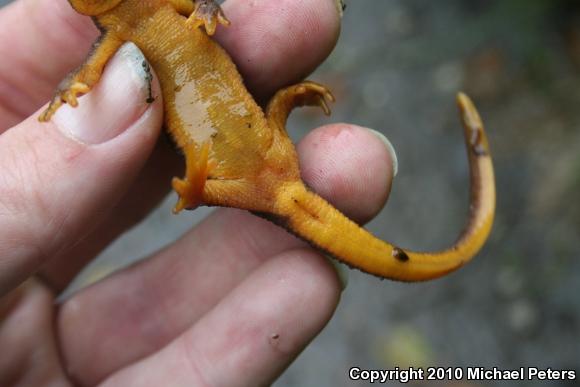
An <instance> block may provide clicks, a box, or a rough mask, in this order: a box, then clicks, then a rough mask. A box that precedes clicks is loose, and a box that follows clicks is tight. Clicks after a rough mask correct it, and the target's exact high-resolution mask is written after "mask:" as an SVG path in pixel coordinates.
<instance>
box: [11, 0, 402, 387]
mask: <svg viewBox="0 0 580 387" xmlns="http://www.w3.org/2000/svg"><path fill="white" fill-rule="evenodd" d="M243 2H244V0H237V1H234V0H230V1H227V2H226V3H225V4H224V10H225V12H226V13H227V15H228V18H229V19H230V20H231V21H232V27H231V28H229V29H220V31H219V33H218V34H217V39H218V40H219V41H220V42H221V43H222V44H223V45H224V46H225V47H226V49H227V50H228V52H230V54H231V55H232V57H233V58H234V60H235V61H236V63H238V65H239V67H240V71H241V72H242V74H243V76H244V78H245V80H246V82H247V84H248V86H249V88H250V90H251V91H252V92H253V94H254V95H255V96H256V98H257V99H258V100H260V101H264V100H267V99H268V97H269V96H271V95H272V94H273V93H274V92H275V91H276V90H278V89H279V88H280V87H281V86H283V85H284V84H288V83H292V82H296V81H298V80H299V79H300V78H301V77H303V76H304V74H308V73H309V72H310V71H312V70H313V69H314V68H315V67H316V66H317V65H318V64H319V63H320V62H321V61H322V60H324V58H325V57H326V56H327V55H328V54H329V52H330V51H331V50H332V48H333V46H334V43H335V42H336V39H337V37H338V32H339V24H340V19H339V16H338V13H337V11H336V8H335V2H334V1H333V0H327V1H320V0H304V1H299V2H296V1H295V0H284V1H282V0H268V1H266V0H262V1H257V2H254V7H253V8H252V12H251V14H249V13H246V12H245V11H244V10H247V7H240V6H239V4H240V3H243ZM280 10H282V11H280ZM250 18H251V22H249V20H250ZM297 20H299V21H300V27H301V28H300V33H296V29H295V28H293V26H294V24H295V23H296V21H297ZM0 26H2V27H1V29H0V57H2V58H3V60H2V61H0V171H2V172H0V296H2V298H1V299H0V348H2V349H3V352H4V350H5V349H6V348H9V351H7V353H9V354H10V355H9V356H1V357H0V385H2V386H4V385H8V386H9V385H12V384H15V385H22V386H28V385H30V386H68V385H71V383H72V382H71V381H74V382H75V383H78V384H80V385H95V384H99V383H102V384H103V385H111V386H113V385H119V386H125V385H132V386H139V385H211V386H222V385H223V386H256V385H265V384H268V383H270V382H271V381H273V380H274V379H276V378H277V377H278V376H279V375H280V373H281V372H282V371H283V370H284V369H285V368H286V367H287V366H288V365H289V364H290V363H291V362H292V360H293V359H294V358H295V357H296V356H297V355H298V354H299V353H300V351H301V350H302V349H303V348H304V347H305V346H306V345H307V344H308V343H309V342H310V341H311V340H312V339H313V338H314V337H315V336H316V334H317V333H318V332H319V331H320V330H321V329H322V328H323V327H324V325H325V324H326V323H327V321H328V320H329V319H330V317H331V316H332V313H333V311H334V309H335V307H336V304H337V302H338V300H339V297H340V291H341V284H340V282H339V280H338V278H337V275H336V273H335V271H334V270H333V268H332V266H331V265H329V263H328V262H327V261H326V259H325V258H324V257H322V256H321V255H320V254H319V253H317V252H315V251H314V250H312V249H310V248H308V247H306V246H305V245H304V244H303V243H302V242H300V241H298V240H296V239H295V238H293V237H291V236H289V235H288V234H287V233H285V232H284V231H283V230H281V229H279V228H277V227H275V226H273V225H271V224H269V223H267V222H266V221H264V220H262V219H258V218H256V217H254V216H252V215H250V214H248V213H246V212H242V211H238V210H227V209H220V210H218V211H215V212H214V213H213V214H212V215H211V216H210V217H209V218H207V219H206V220H205V221H204V222H203V223H202V224H200V225H199V226H198V227H196V228H195V229H192V230H191V231H190V232H188V233H187V234H186V235H184V236H183V237H182V238H180V239H179V240H178V241H176V242H175V243H174V244H172V245H170V246H167V247H166V248H165V249H163V250H162V251H160V252H157V253H155V254H153V255H152V256H151V257H149V259H148V260H146V261H144V262H142V263H139V264H137V265H134V266H132V267H130V268H129V269H126V270H123V271H121V272H119V273H117V274H115V275H113V276H111V277H109V278H107V279H105V280H104V281H102V282H100V283H98V284H96V285H94V286H92V287H89V288H87V289H85V290H83V291H81V292H79V293H77V294H76V295H74V296H73V297H71V298H70V299H68V300H67V301H65V302H63V303H61V304H58V305H55V304H54V298H55V296H56V295H57V294H58V293H59V292H60V291H61V290H62V289H63V288H64V287H66V285H67V284H68V283H69V282H70V280H71V279H72V278H73V277H74V276H75V275H76V274H77V273H78V271H79V270H80V269H81V268H82V267H83V266H85V265H86V263H87V262H89V261H90V260H91V259H93V258H94V257H95V256H96V255H97V254H98V253H99V252H100V251H101V250H102V249H103V248H104V247H106V246H107V245H108V244H109V243H110V242H111V241H112V240H114V239H115V238H116V237H117V236H119V235H120V234H121V233H122V232H124V231H125V230H127V229H128V228H130V227H131V226H133V225H135V224H137V223H139V222H140V221H141V219H142V218H143V217H144V216H145V215H146V214H147V213H148V212H149V211H150V210H151V209H152V208H153V207H154V206H155V205H157V204H158V202H159V200H161V198H163V197H164V196H165V195H166V193H167V192H168V189H169V181H170V178H171V176H174V175H180V174H181V173H182V171H180V168H182V167H181V163H182V161H181V159H180V158H179V156H177V155H176V154H175V152H174V151H173V149H171V146H168V145H167V144H166V143H165V142H163V141H160V142H159V143H157V138H158V135H159V132H160V125H161V120H162V109H161V107H162V104H161V102H162V101H161V99H160V98H157V99H156V101H155V102H154V103H153V104H151V105H147V104H146V103H144V102H143V101H144V100H145V99H146V94H147V89H146V81H145V80H144V78H142V77H140V72H139V69H135V67H138V66H136V64H137V63H140V61H139V60H135V59H134V57H135V53H134V52H133V53H132V52H129V53H128V54H127V53H125V54H119V55H117V56H115V58H114V59H113V60H112V61H111V63H110V64H109V66H108V67H107V69H106V70H105V74H104V77H103V80H102V81H101V82H100V84H99V85H98V86H97V87H96V88H95V90H94V91H93V92H91V93H90V94H89V95H87V96H86V97H83V98H81V100H80V106H79V107H78V108H77V109H70V108H68V107H64V108H62V109H61V110H62V112H61V111H59V113H58V114H57V115H56V116H55V117H54V119H53V120H52V121H51V123H49V124H41V123H38V122H37V116H38V109H39V108H40V107H41V105H42V104H44V103H45V102H46V101H47V100H48V99H49V98H50V96H51V94H52V91H53V89H54V87H55V85H56V84H57V83H58V82H59V81H60V79H62V78H63V77H64V75H65V74H66V73H67V72H68V71H70V70H71V69H72V68H74V67H75V66H77V65H78V64H80V63H81V62H82V60H83V59H84V57H85V56H86V53H87V51H88V50H89V47H90V44H91V43H92V42H93V41H94V39H95V38H96V36H97V31H96V29H95V28H94V26H93V25H92V23H91V21H90V19H88V18H85V17H82V16H79V15H77V14H76V13H75V12H74V11H72V9H71V8H70V6H69V5H68V4H67V2H66V1H64V0H58V1H56V0H36V1H34V0H19V1H16V2H15V3H13V4H12V5H10V6H8V7H6V8H4V9H2V10H0ZM263 31H269V33H268V34H264V33H263ZM305 53H307V55H306V54H305ZM296 57H299V58H301V60H300V61H295V60H293V58H296ZM131 58H133V59H131ZM153 87H154V93H155V94H156V95H159V92H158V91H159V86H158V84H157V82H156V80H154V83H153ZM105 97H106V98H105ZM121 102H122V103H121ZM121 105H122V106H123V107H122V108H120V107H119V106H121ZM104 128H106V129H104ZM298 151H299V154H300V163H301V166H302V171H303V178H304V180H305V181H306V182H307V183H308V184H309V186H311V187H312V188H313V189H314V190H315V191H316V192H318V193H319V194H321V195H322V196H323V197H325V198H326V199H327V200H329V201H331V202H332V203H333V204H334V205H335V206H337V207H338V208H339V209H341V210H342V211H344V212H345V213H346V214H347V215H348V216H350V217H352V218H353V219H355V220H357V221H359V222H361V223H362V222H365V221H367V220H369V219H370V218H371V217H372V216H374V215H375V214H376V213H377V212H378V211H379V210H380V208H381V207H382V206H383V204H384V202H385V201H386V198H387V196H388V192H389V189H390V182H391V178H392V170H393V168H392V158H391V155H390V153H389V151H388V150H387V148H386V147H385V146H384V143H383V142H382V140H381V139H380V138H379V137H377V136H376V135H375V134H374V133H372V132H370V131H368V130H367V129H364V128H360V127H356V126H353V125H346V124H335V125H329V126H325V127H322V128H318V129H315V130H313V131H312V132H311V133H310V134H308V135H307V136H306V137H305V138H304V139H303V140H302V141H301V142H300V143H299V145H298ZM361 170H365V171H366V173H364V174H361V173H360V171H361ZM135 198H138V200H136V199H135ZM181 216H187V214H183V215H181Z"/></svg>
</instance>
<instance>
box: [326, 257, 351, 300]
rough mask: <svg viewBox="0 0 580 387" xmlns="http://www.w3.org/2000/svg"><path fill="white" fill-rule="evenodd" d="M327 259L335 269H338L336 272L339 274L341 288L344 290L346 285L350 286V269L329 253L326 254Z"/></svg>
mask: <svg viewBox="0 0 580 387" xmlns="http://www.w3.org/2000/svg"><path fill="white" fill-rule="evenodd" d="M326 259H328V261H329V262H330V264H331V265H332V267H334V270H335V271H336V274H337V275H338V280H339V281H340V288H341V290H342V291H344V290H345V289H346V287H347V286H348V277H349V274H348V272H349V269H347V268H346V266H344V265H343V264H341V263H340V262H338V261H337V260H336V259H334V258H331V257H329V256H327V255H326Z"/></svg>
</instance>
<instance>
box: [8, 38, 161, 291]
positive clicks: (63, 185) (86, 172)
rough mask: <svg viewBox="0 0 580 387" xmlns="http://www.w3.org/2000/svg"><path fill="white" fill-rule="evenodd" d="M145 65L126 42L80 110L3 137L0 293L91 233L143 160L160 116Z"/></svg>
mask: <svg viewBox="0 0 580 387" xmlns="http://www.w3.org/2000/svg"><path fill="white" fill-rule="evenodd" d="M144 64H145V59H144V57H143V54H141V52H140V51H139V50H138V49H137V47H136V46H134V45H132V44H127V45H125V46H123V47H122V48H121V49H120V50H119V52H118V53H117V54H116V55H115V56H114V57H113V58H112V59H111V61H110V63H109V64H108V65H107V67H106V69H105V71H104V73H103V76H102V78H101V80H100V82H99V83H98V84H97V85H96V86H95V88H94V89H93V90H92V91H91V92H90V93H89V94H87V95H86V96H84V97H82V98H81V99H80V101H79V107H78V108H71V107H69V106H63V107H61V108H60V109H59V111H58V112H57V114H56V115H55V116H54V117H53V118H52V121H51V122H49V123H40V122H38V120H37V115H34V116H32V117H29V118H28V119H27V120H25V121H24V122H22V123H21V124H20V125H17V126H15V127H13V128H11V129H9V130H8V131H6V132H4V133H3V134H1V135H0V296H2V295H3V294H5V293H6V292H7V291H9V290H10V289H11V288H13V287H15V286H17V285H18V284H19V283H20V282H22V281H23V280H25V279H26V278H27V277H28V276H30V275H31V274H33V273H34V272H35V271H36V270H38V269H39V268H40V266H41V265H43V264H44V263H46V262H47V261H48V260H49V259H50V258H51V257H52V256H54V255H55V254H56V253H57V252H61V251H63V250H65V249H67V248H68V247H70V246H72V245H74V244H76V243H77V242H78V241H79V240H80V239H82V238H83V236H85V235H86V234H87V233H89V232H90V231H91V230H92V229H93V228H94V227H95V226H96V225H97V224H98V223H99V222H100V221H101V220H102V219H103V218H104V217H105V216H106V215H107V213H108V211H109V210H110V209H111V208H112V207H113V206H114V204H115V203H116V202H117V201H118V200H119V199H120V197H121V196H122V194H123V193H124V192H125V191H126V190H127V189H128V187H129V184H130V183H131V181H132V180H133V178H134V177H135V176H136V175H137V173H138V172H139V170H140V169H141V167H142V166H143V164H144V162H145V160H146V159H147V157H148V156H149V154H150V152H151V151H152V149H153V146H154V145H155V142H156V139H157V136H158V132H159V129H160V127H161V120H162V114H163V113H162V104H161V98H160V95H161V94H160V92H159V86H158V84H157V82H156V81H155V82H154V83H153V85H151V84H150V73H148V72H147V71H146V66H144ZM151 87H153V90H151ZM150 93H152V95H153V97H155V101H154V102H153V103H152V104H148V103H147V102H146V101H147V99H148V98H149V97H150V95H151V94H150Z"/></svg>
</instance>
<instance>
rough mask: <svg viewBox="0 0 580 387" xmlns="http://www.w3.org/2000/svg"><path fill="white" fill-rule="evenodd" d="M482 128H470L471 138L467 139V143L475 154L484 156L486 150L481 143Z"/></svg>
mask: <svg viewBox="0 0 580 387" xmlns="http://www.w3.org/2000/svg"><path fill="white" fill-rule="evenodd" d="M482 132H483V129H481V128H477V129H474V130H472V132H471V138H470V139H469V144H470V145H471V150H472V151H473V153H475V155H476V156H486V155H487V150H486V149H485V146H484V145H483V133H482Z"/></svg>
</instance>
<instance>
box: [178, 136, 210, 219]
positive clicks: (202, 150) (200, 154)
mask: <svg viewBox="0 0 580 387" xmlns="http://www.w3.org/2000/svg"><path fill="white" fill-rule="evenodd" d="M210 147H211V143H210V141H206V142H204V143H203V145H201V146H199V145H197V144H196V143H194V142H190V143H189V144H188V145H186V146H185V147H184V149H183V151H184V152H185V177H184V178H183V179H179V178H177V177H174V178H173V180H172V182H171V185H172V186H173V189H174V190H175V192H177V194H178V195H179V199H178V201H177V204H176V205H175V207H174V208H173V213H174V214H177V213H178V212H180V211H181V210H184V209H188V210H193V209H194V208H196V207H197V206H199V205H200V204H201V202H202V198H203V189H204V187H205V182H206V181H207V178H208V176H209V174H210V173H211V172H212V171H213V170H214V169H215V167H216V166H217V162H216V161H215V160H212V159H210V158H209V151H210Z"/></svg>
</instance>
